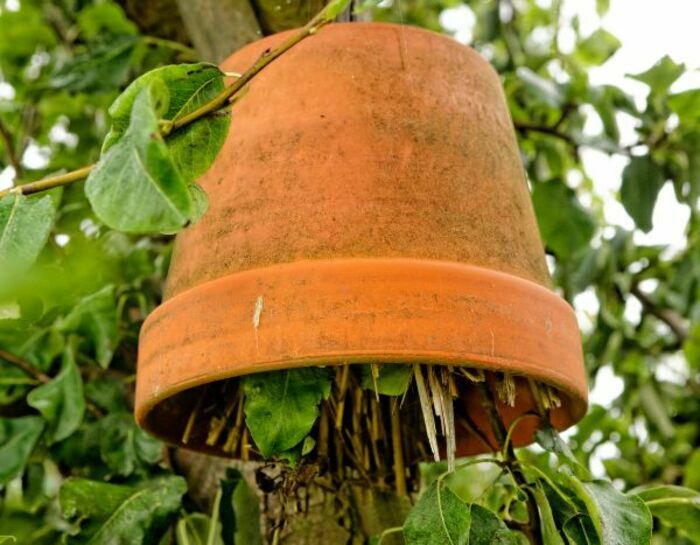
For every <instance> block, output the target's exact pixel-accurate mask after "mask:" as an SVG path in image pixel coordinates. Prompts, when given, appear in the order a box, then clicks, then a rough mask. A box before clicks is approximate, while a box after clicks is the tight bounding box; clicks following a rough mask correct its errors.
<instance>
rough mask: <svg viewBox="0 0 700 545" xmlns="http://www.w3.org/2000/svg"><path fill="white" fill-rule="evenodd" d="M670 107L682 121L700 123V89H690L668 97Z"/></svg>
mask: <svg viewBox="0 0 700 545" xmlns="http://www.w3.org/2000/svg"><path fill="white" fill-rule="evenodd" d="M668 107H669V108H671V110H672V111H673V112H675V113H676V114H678V117H680V119H681V123H700V89H690V90H688V91H683V92H682V93H676V94H674V95H670V96H669V97H668Z"/></svg>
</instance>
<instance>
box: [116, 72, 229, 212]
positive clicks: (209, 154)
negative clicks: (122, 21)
mask: <svg viewBox="0 0 700 545" xmlns="http://www.w3.org/2000/svg"><path fill="white" fill-rule="evenodd" d="M155 80H160V81H162V82H163V83H164V84H165V86H166V87H167V89H168V93H169V98H170V100H169V102H168V106H167V109H165V110H164V111H163V112H162V115H160V117H161V119H166V120H171V121H174V120H177V119H179V118H181V117H183V116H185V115H187V114H189V113H191V112H193V111H194V110H196V109H197V108H199V107H200V106H202V105H203V104H205V103H206V102H209V101H210V100H211V99H213V98H214V97H215V96H217V95H218V94H219V93H220V92H221V91H223V89H224V80H223V73H222V72H221V70H219V69H218V68H217V67H216V66H214V65H213V64H207V63H197V64H177V65H171V66H163V67H162V68H157V69H155V70H151V71H150V72H148V73H146V74H144V75H143V76H141V77H140V78H138V79H137V80H135V81H134V82H133V83H132V84H131V85H129V87H127V88H126V90H125V91H124V92H123V93H122V94H121V95H120V96H119V97H118V98H117V100H115V101H114V104H112V106H111V107H110V109H109V113H110V115H111V117H112V127H111V130H110V132H109V134H108V135H107V138H105V144H104V148H103V150H104V151H106V150H107V149H109V148H110V147H111V146H113V145H114V144H115V143H117V142H119V140H120V139H121V138H122V137H123V136H124V134H125V132H126V131H127V128H128V126H129V120H130V117H131V111H132V108H133V107H134V102H135V100H136V97H137V96H138V95H139V93H141V91H142V90H143V89H145V88H147V87H148V86H149V85H150V84H151V83H152V82H153V81H155ZM228 127H229V114H227V113H221V112H219V113H216V114H212V115H210V116H207V117H206V118H202V119H199V120H198V121H195V122H194V123H192V124H190V125H187V126H186V127H183V128H182V129H180V130H178V131H175V132H174V133H172V134H170V135H169V136H168V138H167V139H166V144H167V146H168V149H169V150H170V155H171V157H172V160H173V162H174V163H175V166H176V168H177V169H178V171H179V172H180V174H181V175H182V177H183V179H184V180H185V182H187V183H188V184H189V183H192V182H194V181H195V180H196V179H197V178H199V177H200V176H201V175H202V174H204V172H206V171H207V169H208V168H209V166H210V165H211V163H213V162H214V159H215V158H216V156H217V154H218V153H219V150H220V149H221V146H222V145H223V143H224V140H225V139H226V135H227V133H228ZM202 193H203V192H202ZM195 215H196V214H195ZM200 215H201V214H200Z"/></svg>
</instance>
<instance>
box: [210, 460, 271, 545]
mask: <svg viewBox="0 0 700 545" xmlns="http://www.w3.org/2000/svg"><path fill="white" fill-rule="evenodd" d="M219 519H220V520H221V537H222V539H223V545H236V544H240V543H245V544H246V545H262V531H261V528H260V505H259V500H258V497H257V496H256V495H255V492H253V490H251V488H250V486H248V483H247V482H246V480H245V479H244V478H243V475H242V474H241V472H240V471H238V470H237V469H233V468H228V469H227V470H226V476H225V478H224V479H223V480H222V481H221V504H220V507H219Z"/></svg>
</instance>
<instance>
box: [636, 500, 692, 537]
mask: <svg viewBox="0 0 700 545" xmlns="http://www.w3.org/2000/svg"><path fill="white" fill-rule="evenodd" d="M637 494H638V495H639V497H640V498H641V499H642V500H644V502H645V503H646V505H647V507H648V508H649V510H650V511H651V514H652V515H654V516H655V517H658V518H659V519H660V520H661V521H662V522H663V523H664V524H667V525H668V526H669V527H671V528H675V529H676V530H678V531H680V532H681V533H683V534H685V535H687V536H688V537H689V538H690V539H692V540H693V541H694V542H695V543H700V492H698V491H696V490H691V489H689V488H683V487H681V486H652V487H649V488H645V489H643V490H638V491H637Z"/></svg>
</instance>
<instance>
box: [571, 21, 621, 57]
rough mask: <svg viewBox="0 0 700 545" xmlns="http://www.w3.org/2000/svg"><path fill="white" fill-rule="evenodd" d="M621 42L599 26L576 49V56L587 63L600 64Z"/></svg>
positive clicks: (613, 52)
mask: <svg viewBox="0 0 700 545" xmlns="http://www.w3.org/2000/svg"><path fill="white" fill-rule="evenodd" d="M621 45H622V43H621V42H620V40H618V39H617V38H616V37H615V36H613V35H612V34H610V32H608V31H607V30H605V29H602V28H599V29H598V30H596V31H595V32H593V34H591V35H590V36H588V38H586V39H585V40H583V41H582V42H581V43H580V44H578V47H577V49H576V57H577V58H578V59H579V60H580V61H582V62H583V63H585V64H587V65H594V66H596V65H600V64H603V63H604V62H605V61H607V60H608V59H609V58H610V57H612V56H613V55H614V54H615V52H616V51H617V50H618V49H620V46H621Z"/></svg>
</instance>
